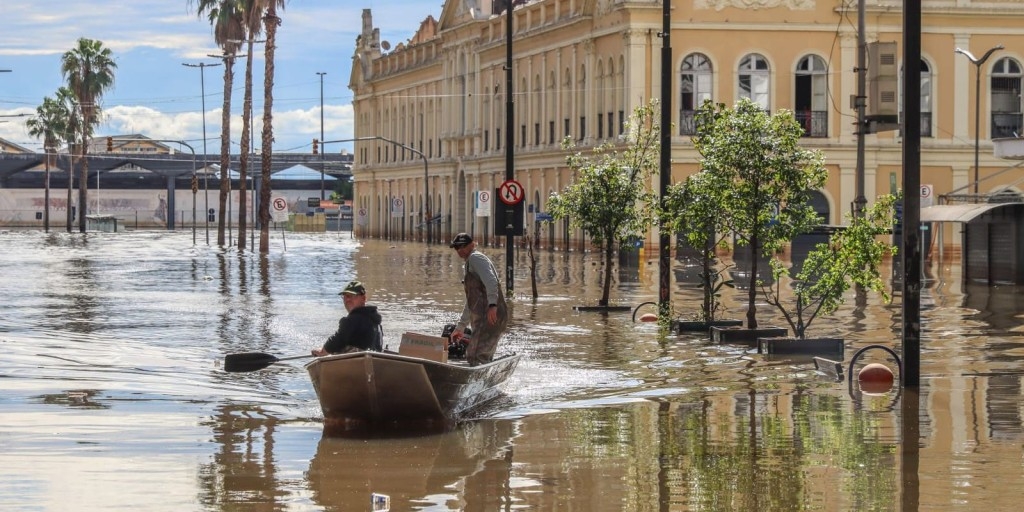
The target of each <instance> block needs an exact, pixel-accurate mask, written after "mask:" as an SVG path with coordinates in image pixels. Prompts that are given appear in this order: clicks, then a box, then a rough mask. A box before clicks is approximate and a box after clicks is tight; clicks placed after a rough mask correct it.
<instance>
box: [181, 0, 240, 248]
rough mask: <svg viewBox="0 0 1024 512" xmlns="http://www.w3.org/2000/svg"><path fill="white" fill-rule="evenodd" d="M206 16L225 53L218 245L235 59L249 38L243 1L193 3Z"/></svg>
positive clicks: (224, 217) (225, 191) (221, 239)
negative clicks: (242, 43)
mask: <svg viewBox="0 0 1024 512" xmlns="http://www.w3.org/2000/svg"><path fill="white" fill-rule="evenodd" d="M192 2H195V3H196V4H197V5H198V6H197V8H196V12H197V14H198V15H199V16H202V15H204V14H205V15H206V16H207V18H208V19H209V21H210V26H212V27H213V39H214V41H215V42H216V43H217V46H219V47H221V49H222V50H223V51H224V54H223V55H222V60H223V61H224V105H223V108H222V109H221V116H220V197H219V199H220V209H219V210H218V211H219V212H220V215H218V216H217V245H224V229H225V226H224V222H225V221H226V220H228V219H227V215H226V212H227V204H228V195H229V194H230V192H231V176H230V174H229V173H230V171H231V90H232V86H233V84H234V80H235V57H236V54H237V53H238V49H239V48H240V47H241V43H240V41H241V39H242V37H244V35H245V29H244V28H243V26H242V5H241V4H242V0H189V3H192Z"/></svg>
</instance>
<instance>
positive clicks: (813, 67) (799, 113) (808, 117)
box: [793, 55, 828, 137]
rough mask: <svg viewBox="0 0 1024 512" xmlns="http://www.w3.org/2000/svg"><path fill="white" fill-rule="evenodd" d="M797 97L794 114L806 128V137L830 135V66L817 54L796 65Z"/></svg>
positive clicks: (794, 103)
mask: <svg viewBox="0 0 1024 512" xmlns="http://www.w3.org/2000/svg"><path fill="white" fill-rule="evenodd" d="M795 78H796V84H795V85H796V89H795V93H796V97H795V98H793V115H795V116H796V119H797V121H799V122H800V125H801V126H803V128H804V137H828V68H827V67H826V66H825V61H824V59H822V58H821V57H818V56H817V55H808V56H806V57H804V58H802V59H800V62H799V63H797V65H796V77H795Z"/></svg>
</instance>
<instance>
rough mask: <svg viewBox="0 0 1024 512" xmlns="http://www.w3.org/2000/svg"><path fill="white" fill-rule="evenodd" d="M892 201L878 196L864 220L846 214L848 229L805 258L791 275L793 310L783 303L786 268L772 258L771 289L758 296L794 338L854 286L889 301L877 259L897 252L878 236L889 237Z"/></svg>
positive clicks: (829, 311) (836, 304) (802, 335)
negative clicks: (778, 315)
mask: <svg viewBox="0 0 1024 512" xmlns="http://www.w3.org/2000/svg"><path fill="white" fill-rule="evenodd" d="M895 201H896V200H895V198H894V197H893V196H891V195H884V196H880V197H879V198H878V199H876V201H875V204H873V205H871V208H869V209H868V210H867V212H865V214H864V215H863V216H853V215H848V216H847V220H848V221H849V225H848V226H847V227H845V228H843V229H842V230H840V231H838V232H836V233H835V234H833V235H832V237H831V238H829V240H828V242H824V243H820V244H818V245H817V246H816V247H815V248H814V249H813V250H812V251H811V252H810V253H808V255H807V259H806V260H805V261H804V263H803V266H802V267H801V269H800V272H799V273H797V275H796V276H794V279H795V283H794V287H793V304H792V306H793V307H792V308H790V304H789V303H787V302H786V301H784V300H783V299H782V285H781V278H782V277H784V276H787V275H789V269H787V268H786V267H785V266H784V265H783V263H782V262H781V261H779V259H778V258H773V259H772V261H771V264H772V273H773V274H774V276H775V280H774V284H773V285H772V286H767V287H763V292H764V295H765V299H766V300H767V302H768V304H771V305H773V306H775V307H776V308H777V309H778V310H779V311H780V312H782V315H783V316H784V317H785V318H786V321H787V322H789V326H790V328H791V329H793V335H794V336H796V337H797V338H801V339H802V338H804V335H805V332H806V331H807V328H808V327H810V325H811V322H812V321H814V319H815V318H817V317H818V316H819V315H829V314H832V313H834V312H835V311H836V309H838V308H839V305H840V304H842V303H843V294H844V293H846V291H847V290H849V289H850V287H851V286H853V285H854V284H856V285H859V286H863V287H864V288H865V289H867V290H873V291H875V292H877V293H879V294H880V295H881V296H882V298H883V300H885V301H886V302H888V301H889V294H888V293H886V291H885V283H884V282H883V281H882V275H881V272H880V271H879V269H878V266H879V265H880V264H881V262H882V257H884V256H886V255H890V254H895V253H896V247H895V246H893V245H892V244H887V243H885V242H883V241H881V240H879V238H878V237H879V236H882V235H886V234H889V233H891V232H892V226H893V223H894V222H895V219H896V217H895V214H894V211H895V210H894V207H893V205H894V203H895Z"/></svg>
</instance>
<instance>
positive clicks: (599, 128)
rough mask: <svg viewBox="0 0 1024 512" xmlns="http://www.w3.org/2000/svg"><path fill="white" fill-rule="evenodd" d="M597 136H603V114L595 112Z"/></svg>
mask: <svg viewBox="0 0 1024 512" xmlns="http://www.w3.org/2000/svg"><path fill="white" fill-rule="evenodd" d="M597 138H599V139H603V138H604V114H602V113H600V112H598V113H597Z"/></svg>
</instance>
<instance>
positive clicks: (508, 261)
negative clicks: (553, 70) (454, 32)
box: [495, 1, 516, 297]
mask: <svg viewBox="0 0 1024 512" xmlns="http://www.w3.org/2000/svg"><path fill="white" fill-rule="evenodd" d="M505 5H506V7H505V181H511V180H514V179H515V156H514V153H515V150H514V147H515V137H513V136H512V134H513V133H514V132H515V126H516V124H515V111H514V110H513V108H514V107H515V102H513V101H512V2H511V1H507V2H506V3H505ZM495 222H499V221H498V220H497V219H495ZM513 244H515V235H513V234H512V229H511V228H509V229H507V231H506V233H505V294H506V295H507V296H508V297H512V292H513V290H514V288H515V284H514V283H515V265H513V261H512V260H513V258H515V248H514V247H513Z"/></svg>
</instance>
